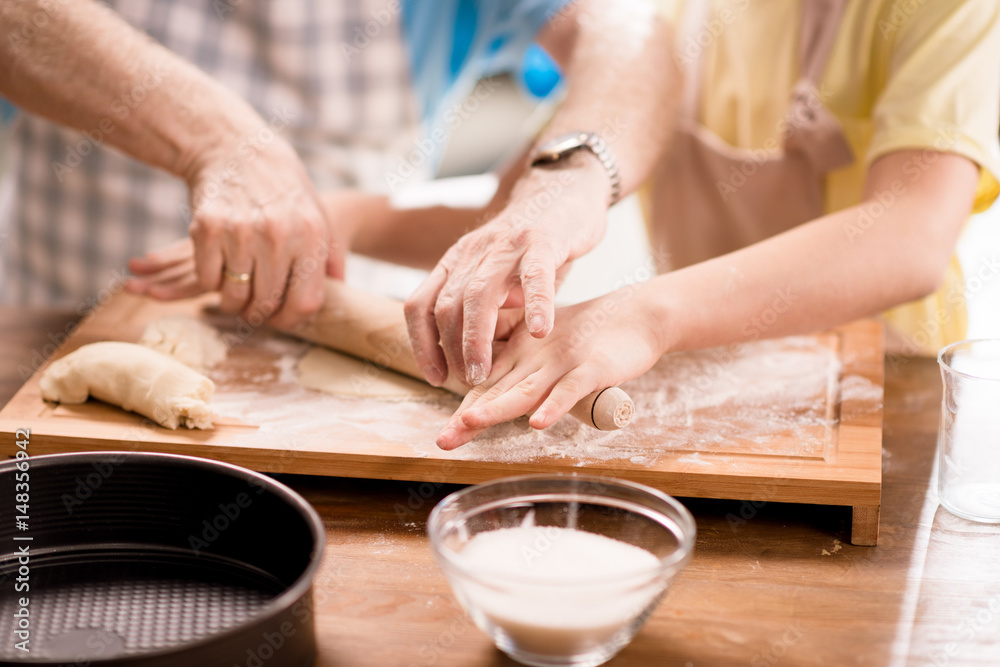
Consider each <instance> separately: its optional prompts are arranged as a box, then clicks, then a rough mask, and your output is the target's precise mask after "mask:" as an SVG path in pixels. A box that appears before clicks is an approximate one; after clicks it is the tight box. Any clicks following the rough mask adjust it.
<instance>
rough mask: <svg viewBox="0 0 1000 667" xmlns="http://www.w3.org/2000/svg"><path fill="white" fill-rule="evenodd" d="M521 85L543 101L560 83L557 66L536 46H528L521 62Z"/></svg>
mask: <svg viewBox="0 0 1000 667" xmlns="http://www.w3.org/2000/svg"><path fill="white" fill-rule="evenodd" d="M520 80H521V83H522V84H523V85H524V89H525V90H526V91H527V92H528V93H529V94H530V95H531V96H532V97H535V98H538V99H540V100H541V99H545V98H546V97H548V96H549V95H551V94H552V91H554V90H555V89H556V88H557V87H558V86H559V84H560V83H561V82H562V73H561V72H560V71H559V65H558V64H556V61H554V60H553V59H552V56H550V55H549V54H548V53H546V51H545V49H543V48H542V47H540V46H538V45H537V44H531V45H530V46H528V49H527V51H525V52H524V59H523V60H522V61H521V79H520Z"/></svg>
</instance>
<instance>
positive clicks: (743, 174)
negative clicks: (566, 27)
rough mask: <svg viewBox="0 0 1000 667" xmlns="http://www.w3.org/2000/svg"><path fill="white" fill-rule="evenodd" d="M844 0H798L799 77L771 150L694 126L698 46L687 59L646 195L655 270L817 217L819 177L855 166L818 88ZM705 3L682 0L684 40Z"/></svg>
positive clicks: (820, 203) (820, 190)
mask: <svg viewBox="0 0 1000 667" xmlns="http://www.w3.org/2000/svg"><path fill="white" fill-rule="evenodd" d="M846 2H847V0H803V2H802V32H801V35H800V38H799V57H800V62H801V74H800V78H799V80H798V82H797V83H796V84H795V86H794V87H793V89H792V94H791V102H790V108H789V111H788V113H787V115H786V116H785V120H784V122H783V124H782V127H781V128H779V129H781V130H782V139H781V142H780V143H778V142H775V143H774V144H773V145H772V146H769V147H768V148H770V149H771V150H768V149H767V148H762V149H743V148H736V147H733V146H731V145H729V144H727V143H726V142H725V141H723V140H722V139H720V138H719V137H718V136H717V135H716V134H714V133H712V132H711V131H710V130H708V129H707V128H705V127H703V126H701V125H700V124H699V123H698V121H697V119H698V117H699V113H698V99H699V98H700V95H699V92H700V79H701V62H702V58H701V52H699V54H698V56H697V57H696V58H694V59H693V61H692V62H690V63H689V67H688V71H687V72H686V81H687V86H686V88H685V97H684V101H683V103H682V106H681V110H680V117H679V119H678V127H677V131H676V132H675V135H674V138H673V143H672V145H671V147H670V149H669V151H668V153H667V154H666V156H665V157H664V158H663V160H662V161H661V162H660V165H659V166H658V168H657V170H656V173H655V174H654V176H653V180H652V185H653V187H652V191H651V193H650V199H649V216H648V219H649V220H650V229H649V236H650V243H651V245H652V248H653V254H654V256H655V257H656V258H657V264H658V268H659V270H660V271H668V270H671V269H678V268H682V267H685V266H688V265H690V264H695V263H697V262H701V261H703V260H706V259H710V258H712V257H716V256H718V255H723V254H725V253H728V252H732V251H734V250H737V249H739V248H742V247H744V246H747V245H750V244H752V243H756V242H758V241H761V240H763V239H766V238H768V237H771V236H774V235H775V234H778V233H780V232H783V231H786V230H788V229H791V228H792V227H795V226H796V225H799V224H802V223H803V222H806V221H808V220H812V219H814V218H818V217H820V216H822V215H823V214H824V190H825V188H824V183H825V175H826V174H827V172H829V171H832V170H834V169H837V168H839V167H844V166H847V165H849V164H851V163H853V162H854V155H853V154H852V152H851V148H850V145H849V144H848V142H847V139H846V138H845V137H844V134H843V131H842V130H841V127H840V123H839V122H838V121H837V119H836V118H835V117H834V115H833V114H832V113H831V112H830V111H829V110H828V109H827V108H826V106H825V104H824V102H823V100H822V99H821V96H820V93H819V90H818V87H819V83H820V80H821V78H822V76H823V71H824V69H825V68H826V63H827V60H828V58H829V56H830V52H831V51H832V48H833V43H834V40H835V38H836V35H837V31H838V29H839V27H840V21H841V17H842V15H843V11H844V6H845V4H846ZM707 7H708V0H689V2H688V7H686V8H685V13H684V19H683V21H682V24H681V28H680V30H679V31H678V32H679V34H681V35H682V37H683V36H684V35H686V34H693V33H694V31H696V30H698V29H699V28H701V25H702V23H703V21H704V19H705V17H706V16H707ZM685 42H686V40H684V39H683V38H682V39H678V40H677V43H678V44H682V43H685ZM703 51H704V50H703V49H702V52H703Z"/></svg>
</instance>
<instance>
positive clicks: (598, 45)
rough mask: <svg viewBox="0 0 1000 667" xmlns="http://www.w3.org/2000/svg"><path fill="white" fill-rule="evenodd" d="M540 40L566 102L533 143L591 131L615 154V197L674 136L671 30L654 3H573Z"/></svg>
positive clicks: (643, 175) (632, 185) (640, 178)
mask: <svg viewBox="0 0 1000 667" xmlns="http://www.w3.org/2000/svg"><path fill="white" fill-rule="evenodd" d="M568 12H569V13H568V14H567V15H566V16H560V17H556V18H555V19H554V20H553V21H552V23H551V24H550V25H549V26H548V27H546V28H545V29H544V30H543V31H542V33H541V34H540V36H539V41H540V42H541V44H542V45H543V46H544V47H545V48H546V49H547V50H548V51H549V52H550V53H551V54H552V55H553V57H554V58H555V59H556V60H557V61H559V63H560V65H561V66H562V67H563V70H564V72H565V75H566V79H567V81H568V88H567V92H566V98H565V100H564V101H563V102H562V104H560V106H559V109H558V111H557V112H556V114H555V116H554V117H553V119H552V122H551V123H550V124H549V125H548V126H547V127H546V129H545V131H544V132H543V134H542V136H541V137H539V141H538V144H539V145H540V144H542V143H544V142H545V141H546V140H548V139H551V138H553V137H557V136H559V135H562V134H566V133H568V132H576V131H592V132H598V133H599V134H601V136H602V137H603V138H604V139H605V141H606V142H607V143H608V144H609V146H610V148H611V151H612V152H613V153H614V154H615V156H616V158H617V160H618V164H619V171H620V174H621V180H622V183H621V185H622V194H623V195H625V194H628V193H630V192H633V191H634V190H636V189H637V188H638V187H639V186H640V185H641V184H642V183H643V182H645V180H646V179H647V177H648V175H649V173H650V172H651V171H652V169H653V167H654V166H655V164H656V162H657V160H658V159H659V157H660V155H661V154H662V152H663V150H664V149H665V147H666V144H667V140H668V138H669V136H670V134H671V133H672V132H673V129H674V126H675V123H676V118H677V105H678V102H679V99H680V93H679V91H680V88H681V83H682V79H681V73H680V70H679V68H678V67H677V65H676V62H675V61H674V59H673V58H671V57H670V56H669V54H671V53H672V52H673V39H674V36H673V27H672V26H671V25H670V24H669V23H668V22H667V21H666V20H665V19H664V18H663V17H662V16H661V15H660V13H659V12H658V11H657V8H656V3H655V2H654V1H653V0H627V1H622V2H607V1H606V0H578V1H577V2H576V3H575V4H574V6H573V7H572V8H571V9H570V10H568Z"/></svg>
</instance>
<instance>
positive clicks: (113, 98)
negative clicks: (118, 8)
mask: <svg viewBox="0 0 1000 667" xmlns="http://www.w3.org/2000/svg"><path fill="white" fill-rule="evenodd" d="M40 16H44V17H45V21H44V22H40V21H39V20H38V17H40ZM0 44H2V46H0V53H2V58H0V93H2V94H3V95H4V96H5V97H7V98H8V99H9V100H11V101H12V102H13V103H14V104H16V105H18V106H20V107H21V108H23V109H26V110H28V111H31V112H33V113H36V114H38V115H41V116H44V117H46V118H49V119H51V120H53V121H55V122H57V123H60V124H63V125H67V126H70V127H73V128H76V129H79V130H83V131H85V132H92V133H94V134H95V135H98V134H99V136H100V140H101V141H106V142H107V143H109V144H111V145H113V146H115V147H117V148H118V149H120V150H122V151H124V152H125V153H128V154H129V155H131V156H133V157H135V158H136V159H139V160H141V161H143V162H145V163H147V164H150V165H153V166H156V167H159V168H161V169H164V170H166V171H168V172H170V173H172V174H175V175H178V176H188V175H189V172H191V171H192V170H193V169H194V168H195V167H194V165H195V163H196V161H197V160H198V159H200V158H201V157H202V156H203V155H204V154H205V153H207V152H211V151H213V150H217V149H221V148H222V147H223V145H225V144H226V143H227V142H234V141H238V138H239V137H246V136H249V135H250V134H251V133H253V132H256V131H257V130H258V129H259V128H260V127H261V124H262V122H263V121H262V120H261V119H260V117H259V116H258V115H257V114H256V113H255V112H254V111H253V109H252V108H251V107H250V106H249V105H248V104H246V103H245V102H243V101H242V100H240V99H239V98H238V97H237V96H236V95H234V94H232V93H230V92H229V91H227V90H226V89H224V88H223V87H222V86H221V85H219V84H218V83H216V82H214V81H213V80H212V79H210V78H209V77H208V76H207V75H205V74H204V73H203V72H201V71H200V70H199V69H198V68H196V67H194V66H193V65H191V64H189V63H187V62H185V61H184V60H182V59H181V58H178V57H177V56H175V55H174V54H172V53H171V52H169V51H168V50H167V49H165V48H163V47H162V46H160V45H159V44H157V43H156V42H154V41H153V40H151V39H150V38H149V37H147V36H146V35H144V34H143V33H141V32H139V31H137V30H135V29H134V28H132V27H131V26H129V25H128V24H127V23H125V22H124V21H123V20H122V19H121V18H119V17H118V16H117V15H115V14H114V13H113V12H111V11H110V10H108V9H107V8H105V7H103V6H101V5H99V4H98V3H96V2H93V1H91V0H66V1H65V2H63V3H62V4H60V5H58V6H54V4H53V3H52V2H51V1H50V2H44V1H43V0H23V1H22V2H5V3H2V4H0Z"/></svg>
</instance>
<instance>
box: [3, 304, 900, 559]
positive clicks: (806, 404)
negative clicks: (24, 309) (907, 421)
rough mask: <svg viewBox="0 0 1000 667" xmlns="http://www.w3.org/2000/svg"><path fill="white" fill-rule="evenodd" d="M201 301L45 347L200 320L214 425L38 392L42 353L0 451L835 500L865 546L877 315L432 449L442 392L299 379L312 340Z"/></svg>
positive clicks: (131, 312)
mask: <svg viewBox="0 0 1000 667" xmlns="http://www.w3.org/2000/svg"><path fill="white" fill-rule="evenodd" d="M212 305H213V299H212V297H204V298H200V299H194V300H187V301H178V302H173V303H162V302H157V301H153V300H149V299H145V298H141V297H136V296H133V295H130V294H126V293H120V294H117V295H115V296H114V297H113V298H112V299H110V301H108V302H107V303H106V305H104V306H100V307H99V308H98V309H97V310H96V311H95V312H93V313H91V314H90V315H88V317H87V318H86V319H85V320H84V321H83V322H81V324H80V326H79V327H78V328H77V329H76V330H75V331H74V333H73V335H72V336H70V338H69V340H67V341H66V343H65V344H64V345H63V346H62V347H60V348H59V350H58V351H57V353H56V354H55V355H53V358H58V357H60V356H63V355H65V354H67V353H69V352H71V351H73V350H75V349H76V348H78V347H80V346H81V345H84V344H87V343H92V342H96V341H101V340H121V341H133V342H134V341H136V340H138V338H139V336H140V335H141V333H142V330H143V329H144V328H145V326H146V325H147V324H148V323H150V322H152V321H154V320H156V319H159V318H160V317H164V316H166V315H176V314H186V315H191V316H194V317H199V318H201V319H203V320H205V321H207V322H209V323H210V324H213V325H214V326H216V327H218V328H219V329H220V330H221V331H223V333H224V335H225V336H226V337H227V339H229V340H230V342H233V343H235V344H234V346H233V349H232V351H231V353H230V356H229V358H228V359H227V360H226V361H225V362H223V363H222V364H221V365H220V366H219V367H217V368H216V369H214V370H213V371H212V373H211V377H212V379H213V380H214V381H215V383H216V385H217V391H216V396H215V398H213V400H212V406H213V409H214V410H215V411H216V414H217V419H216V428H215V429H214V430H209V431H190V430H186V429H180V430H177V431H170V430H167V429H164V428H161V427H159V426H156V425H155V424H153V423H152V422H150V421H149V420H148V419H145V418H143V417H141V416H139V415H136V414H133V413H127V412H125V411H123V410H121V409H118V408H115V407H112V406H109V405H105V404H103V403H100V402H97V401H93V400H91V401H88V402H87V403H85V404H83V405H72V406H71V405H53V404H50V403H46V402H44V401H43V400H42V399H41V395H40V391H39V386H38V381H39V376H40V373H41V372H42V371H43V370H44V368H45V366H44V365H42V366H41V367H40V368H37V369H35V372H34V373H33V374H32V375H31V377H30V379H28V381H27V382H26V383H25V385H24V386H23V387H22V388H21V389H20V390H19V391H18V393H17V394H16V395H15V396H14V398H13V399H11V401H10V402H9V403H8V404H7V405H6V406H5V407H4V408H3V410H2V411H0V453H2V454H4V455H7V456H11V455H13V453H14V448H15V444H14V441H15V436H14V434H15V432H16V431H17V430H18V429H26V428H27V429H30V430H31V448H32V453H33V454H35V455H40V454H49V453H56V452H70V451H88V450H116V451H118V450H139V451H158V452H169V453H175V454H187V455H192V456H202V457H206V458H212V459H218V460H221V461H227V462H230V463H234V464H237V465H241V466H245V467H248V468H251V469H254V470H258V471H262V472H275V473H303V474H312V475H335V476H344V477H365V478H378V479H406V480H413V481H415V482H421V484H416V485H414V487H413V489H412V491H413V493H412V494H411V495H412V498H411V499H410V502H412V503H420V502H422V497H426V496H429V495H430V493H431V491H432V490H433V489H434V488H436V486H438V485H440V484H443V483H477V482H482V481H486V480H489V479H493V478H497V477H505V476H510V475H518V474H527V473H553V472H576V473H582V474H594V475H607V476H613V477H620V478H625V479H631V480H634V481H637V482H641V483H644V484H648V485H650V486H653V487H656V488H659V489H662V490H663V491H666V492H667V493H670V494H673V495H677V496H682V497H684V496H686V497H704V498H728V499H737V500H746V501H750V503H754V504H756V505H757V506H759V504H760V503H762V502H771V501H775V502H795V503H812V504H821V505H842V506H849V507H852V508H853V521H852V538H851V540H852V542H853V543H854V544H875V543H876V540H877V536H878V516H879V503H880V497H881V481H882V469H881V458H882V457H881V445H882V388H883V344H882V328H881V325H880V324H879V323H878V322H876V321H872V320H866V321H859V322H855V323H853V324H849V325H846V326H843V327H839V328H837V329H834V330H832V331H830V332H826V333H822V334H817V335H813V336H802V337H795V338H788V339H778V340H774V341H758V342H754V343H749V344H747V345H743V346H731V347H729V348H719V349H715V350H707V351H701V352H696V353H685V354H675V355H667V356H666V357H664V358H663V359H662V360H661V361H660V362H659V363H658V364H657V365H656V366H655V367H654V368H653V369H652V370H651V371H650V372H649V373H647V374H646V375H644V376H643V377H641V378H638V379H636V380H633V381H632V382H629V383H626V384H625V385H623V388H624V389H625V390H626V391H628V392H629V394H630V395H631V396H632V398H633V400H634V401H635V403H636V410H637V414H636V418H635V419H634V420H633V422H632V424H631V425H629V426H628V427H627V428H625V429H623V430H621V431H614V432H599V431H596V430H594V429H592V428H589V427H586V426H583V425H582V424H580V423H579V422H577V421H575V420H574V419H572V418H570V417H566V418H563V419H562V420H560V421H559V422H557V423H556V424H555V425H553V426H552V427H550V428H549V429H546V430H545V431H533V430H532V429H531V428H530V427H529V426H528V425H527V423H526V420H523V419H522V420H518V421H515V422H512V423H509V424H505V425H501V426H499V427H496V428H494V429H492V430H491V431H490V432H487V433H486V434H484V435H483V436H481V437H480V438H479V439H477V440H476V441H475V442H473V443H471V444H470V445H467V446H465V447H462V448H460V449H458V450H456V451H454V452H442V451H439V450H438V449H437V448H436V447H435V446H434V444H433V442H434V437H435V435H436V433H437V432H438V430H439V429H440V428H441V427H442V426H443V425H444V423H445V422H446V420H447V418H448V416H449V415H450V414H451V413H452V412H453V411H454V409H455V408H456V407H457V406H458V399H457V398H456V397H454V396H452V395H451V394H446V393H444V392H440V393H438V394H437V395H435V396H432V397H430V398H428V399H427V400H422V401H399V400H389V399H379V398H364V399H359V398H351V397H343V396H333V395H328V394H325V393H322V392H317V391H314V390H311V389H305V388H303V387H301V386H299V385H298V383H297V382H296V379H295V366H296V363H297V361H298V359H299V358H301V356H302V355H303V354H305V352H306V351H308V350H309V349H310V348H311V347H312V346H311V345H309V344H308V343H303V342H300V341H297V340H295V339H292V338H288V337H286V336H283V335H280V334H277V333H274V332H272V331H270V330H268V329H267V328H266V327H260V328H255V327H253V326H250V325H249V324H248V323H246V322H237V321H234V319H233V318H232V317H229V316H224V315H221V314H219V313H217V312H214V311H213V310H212V308H211V306H212ZM25 363H26V364H30V360H25ZM384 372H389V371H385V370H383V369H381V368H379V367H378V366H376V365H375V364H372V363H368V364H367V365H366V366H365V368H364V372H363V373H360V374H358V377H357V378H353V379H355V380H356V381H357V382H358V383H360V384H363V383H364V382H365V381H366V378H368V377H372V376H373V375H377V374H379V373H384ZM752 507H753V505H748V508H750V509H752ZM405 509H406V508H401V511H405ZM751 513H752V512H751ZM736 520H738V519H736Z"/></svg>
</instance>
